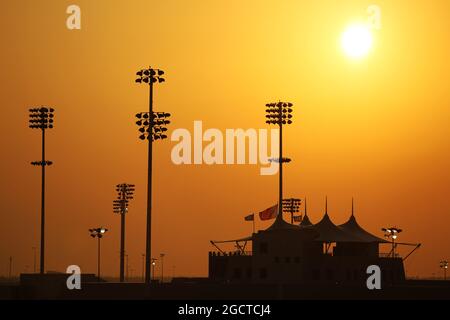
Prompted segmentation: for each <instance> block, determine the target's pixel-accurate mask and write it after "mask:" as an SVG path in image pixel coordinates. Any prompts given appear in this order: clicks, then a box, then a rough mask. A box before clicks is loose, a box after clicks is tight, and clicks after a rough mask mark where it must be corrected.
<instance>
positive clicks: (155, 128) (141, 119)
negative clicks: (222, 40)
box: [136, 67, 170, 285]
mask: <svg viewBox="0 0 450 320" xmlns="http://www.w3.org/2000/svg"><path fill="white" fill-rule="evenodd" d="M136 75H137V76H138V78H137V79H136V82H137V83H146V84H148V85H149V89H150V91H149V112H141V113H138V114H137V115H136V117H137V118H138V121H137V122H136V124H137V125H138V126H139V127H140V128H139V132H140V133H141V135H140V136H139V138H140V139H141V140H146V139H147V140H148V180H147V230H146V241H145V257H146V258H145V282H146V283H147V284H149V285H150V284H151V275H150V264H151V261H150V260H151V250H152V248H151V247H152V243H151V242H152V154H153V148H152V146H153V141H154V140H158V139H160V140H163V139H166V138H167V135H165V134H164V132H165V131H167V128H166V127H165V126H166V125H168V124H169V123H170V121H169V120H167V119H168V118H169V117H170V114H169V113H165V112H153V83H156V82H158V83H161V82H164V81H165V79H164V78H163V77H162V76H163V75H164V71H162V70H159V69H152V68H151V67H150V68H149V69H143V70H140V71H138V72H137V73H136Z"/></svg>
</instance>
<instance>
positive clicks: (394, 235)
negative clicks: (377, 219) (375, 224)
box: [381, 227, 403, 258]
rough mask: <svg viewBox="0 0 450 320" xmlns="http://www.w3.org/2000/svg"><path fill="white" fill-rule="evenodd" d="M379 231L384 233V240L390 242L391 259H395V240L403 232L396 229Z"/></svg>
mask: <svg viewBox="0 0 450 320" xmlns="http://www.w3.org/2000/svg"><path fill="white" fill-rule="evenodd" d="M381 230H382V231H384V236H385V237H386V238H388V239H391V240H392V258H395V247H396V244H395V240H396V239H397V237H398V234H399V233H400V232H402V231H403V230H402V229H399V228H396V227H390V228H382V229H381Z"/></svg>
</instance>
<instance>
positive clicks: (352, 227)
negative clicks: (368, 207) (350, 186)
mask: <svg viewBox="0 0 450 320" xmlns="http://www.w3.org/2000/svg"><path fill="white" fill-rule="evenodd" d="M339 228H341V229H342V230H344V231H345V232H347V233H349V234H351V235H352V236H354V237H356V238H358V239H359V241H360V242H377V243H385V242H388V241H386V240H384V239H381V238H378V237H377V236H374V235H373V234H371V233H369V232H367V231H366V230H364V229H363V228H362V227H361V226H360V225H359V224H358V222H357V221H356V218H355V215H354V212H353V199H352V215H351V216H350V218H349V219H348V221H347V222H346V223H344V224H341V225H339Z"/></svg>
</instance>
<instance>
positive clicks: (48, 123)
mask: <svg viewBox="0 0 450 320" xmlns="http://www.w3.org/2000/svg"><path fill="white" fill-rule="evenodd" d="M29 111H30V125H29V127H30V128H31V129H40V130H41V132H42V160H41V161H33V162H31V164H32V165H33V166H40V167H41V168H42V171H41V172H42V185H41V251H40V252H41V259H40V269H39V272H40V273H41V274H44V272H45V167H46V166H51V165H52V164H53V162H52V161H47V160H45V131H46V130H47V129H52V128H53V117H54V115H53V113H54V111H55V109H53V108H47V107H41V108H32V109H30V110H29Z"/></svg>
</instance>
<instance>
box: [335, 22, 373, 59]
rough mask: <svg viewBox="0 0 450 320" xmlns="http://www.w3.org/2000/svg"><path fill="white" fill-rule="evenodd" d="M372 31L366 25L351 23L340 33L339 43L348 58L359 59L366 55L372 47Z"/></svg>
mask: <svg viewBox="0 0 450 320" xmlns="http://www.w3.org/2000/svg"><path fill="white" fill-rule="evenodd" d="M372 42H373V39H372V33H371V32H370V29H369V27H368V26H367V25H364V24H353V25H350V26H348V27H347V29H346V30H345V31H344V33H343V34H342V38H341V44H342V48H343V49H344V52H345V53H346V54H347V56H349V57H350V58H354V59H359V58H362V57H364V56H366V55H367V54H368V53H369V51H370V49H371V48H372Z"/></svg>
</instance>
